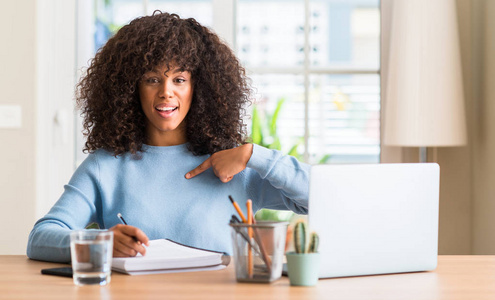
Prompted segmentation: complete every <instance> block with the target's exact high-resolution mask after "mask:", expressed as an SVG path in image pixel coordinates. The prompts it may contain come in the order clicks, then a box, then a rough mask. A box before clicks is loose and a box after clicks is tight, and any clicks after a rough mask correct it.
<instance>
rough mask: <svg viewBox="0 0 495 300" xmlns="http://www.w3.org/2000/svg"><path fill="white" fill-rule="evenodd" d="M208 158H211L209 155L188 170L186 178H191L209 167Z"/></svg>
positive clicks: (209, 161)
mask: <svg viewBox="0 0 495 300" xmlns="http://www.w3.org/2000/svg"><path fill="white" fill-rule="evenodd" d="M210 159H211V157H209V158H208V159H206V160H205V161H204V162H203V163H202V164H200V165H199V166H197V167H196V168H195V169H194V170H191V171H189V172H188V173H187V174H186V179H191V178H193V177H194V176H196V175H198V174H201V173H203V172H204V171H206V170H208V169H209V168H211V160H210Z"/></svg>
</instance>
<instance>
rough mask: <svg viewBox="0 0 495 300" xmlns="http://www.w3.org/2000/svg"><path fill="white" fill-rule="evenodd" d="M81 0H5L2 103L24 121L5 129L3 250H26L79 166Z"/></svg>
mask: <svg viewBox="0 0 495 300" xmlns="http://www.w3.org/2000/svg"><path fill="white" fill-rule="evenodd" d="M75 3H76V1H75V0H64V1H60V0H37V1H34V0H31V1H1V2H0V15H1V17H0V38H1V40H2V46H1V47H0V54H1V55H0V70H1V73H0V90H1V91H2V96H1V97H0V104H10V105H12V104H14V105H19V106H20V107H21V109H22V126H21V128H18V129H5V128H0V145H1V146H2V147H0V166H1V167H0V190H1V193H0V203H1V210H0V226H1V228H4V229H6V230H4V231H3V233H2V235H1V236H0V255H1V254H24V253H25V251H26V244H27V238H28V235H29V232H30V230H31V228H32V227H33V225H34V223H35V221H36V220H37V219H38V218H40V217H41V216H43V215H44V214H45V213H46V212H47V211H48V209H49V208H50V207H51V206H52V205H53V203H54V202H55V201H56V200H57V199H58V197H59V196H60V194H61V193H62V191H63V185H64V184H65V183H66V182H67V181H68V179H69V178H70V176H71V175H72V172H73V165H74V143H73V134H72V132H73V130H74V129H73V120H74V103H73V101H71V100H72V98H73V90H74V84H75V71H74V65H75Z"/></svg>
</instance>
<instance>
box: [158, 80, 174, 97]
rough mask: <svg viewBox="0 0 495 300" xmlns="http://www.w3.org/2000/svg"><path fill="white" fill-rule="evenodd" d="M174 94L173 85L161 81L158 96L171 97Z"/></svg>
mask: <svg viewBox="0 0 495 300" xmlns="http://www.w3.org/2000/svg"><path fill="white" fill-rule="evenodd" d="M173 95H174V90H173V86H172V85H171V84H169V83H167V82H166V81H165V82H164V83H162V86H161V87H160V95H159V96H160V97H162V98H171V97H172V96H173Z"/></svg>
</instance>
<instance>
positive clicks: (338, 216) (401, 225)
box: [308, 163, 440, 278]
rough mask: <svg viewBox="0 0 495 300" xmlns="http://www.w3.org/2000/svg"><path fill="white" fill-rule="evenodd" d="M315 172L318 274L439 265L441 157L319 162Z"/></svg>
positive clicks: (312, 213)
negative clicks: (438, 159)
mask: <svg viewBox="0 0 495 300" xmlns="http://www.w3.org/2000/svg"><path fill="white" fill-rule="evenodd" d="M310 176H311V177H310V191H309V215H308V221H309V227H310V229H311V230H314V231H316V232H318V233H319V235H320V247H319V252H320V253H321V254H320V259H321V262H320V273H319V275H320V278H328V277H345V276H359V275H371V274H387V273H401V272H415V271H428V270H434V269H435V268H436V265H437V253H438V250H437V249H438V200H439V181H440V179H439V178H440V168H439V166H438V165H437V164H434V163H426V164H419V163H418V164H374V165H371V164H370V165H317V166H313V167H312V168H311V175H310Z"/></svg>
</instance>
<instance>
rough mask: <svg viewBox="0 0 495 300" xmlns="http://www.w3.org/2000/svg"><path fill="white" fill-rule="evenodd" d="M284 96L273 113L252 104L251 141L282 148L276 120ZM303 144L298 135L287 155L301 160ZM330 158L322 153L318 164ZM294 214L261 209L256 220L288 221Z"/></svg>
mask: <svg viewBox="0 0 495 300" xmlns="http://www.w3.org/2000/svg"><path fill="white" fill-rule="evenodd" d="M285 101H286V100H285V98H283V97H282V98H280V99H278V100H277V105H276V106H275V110H274V111H273V113H269V112H266V111H264V113H262V112H261V111H260V110H259V108H258V106H257V105H253V111H252V123H251V142H252V143H254V144H258V145H260V146H263V147H265V148H268V149H275V150H282V145H281V142H280V137H279V136H278V132H277V131H278V125H277V123H278V120H279V116H280V112H281V111H282V109H283V107H284V104H285ZM302 144H304V138H303V137H299V138H297V139H296V140H295V143H294V144H293V145H292V146H291V147H290V149H289V151H288V152H287V154H288V155H291V156H293V157H295V158H296V159H298V160H300V161H302V159H303V157H302V155H301V154H300V153H299V146H301V145H302ZM329 159H330V155H328V154H327V155H324V156H323V157H322V158H321V159H320V160H319V162H318V163H319V164H324V163H327V162H328V160H329ZM293 216H294V213H293V212H290V211H279V210H268V209H261V210H260V211H259V212H258V213H256V216H255V217H256V219H257V220H267V221H268V220H269V221H289V220H290V219H291V218H292V217H293Z"/></svg>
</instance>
